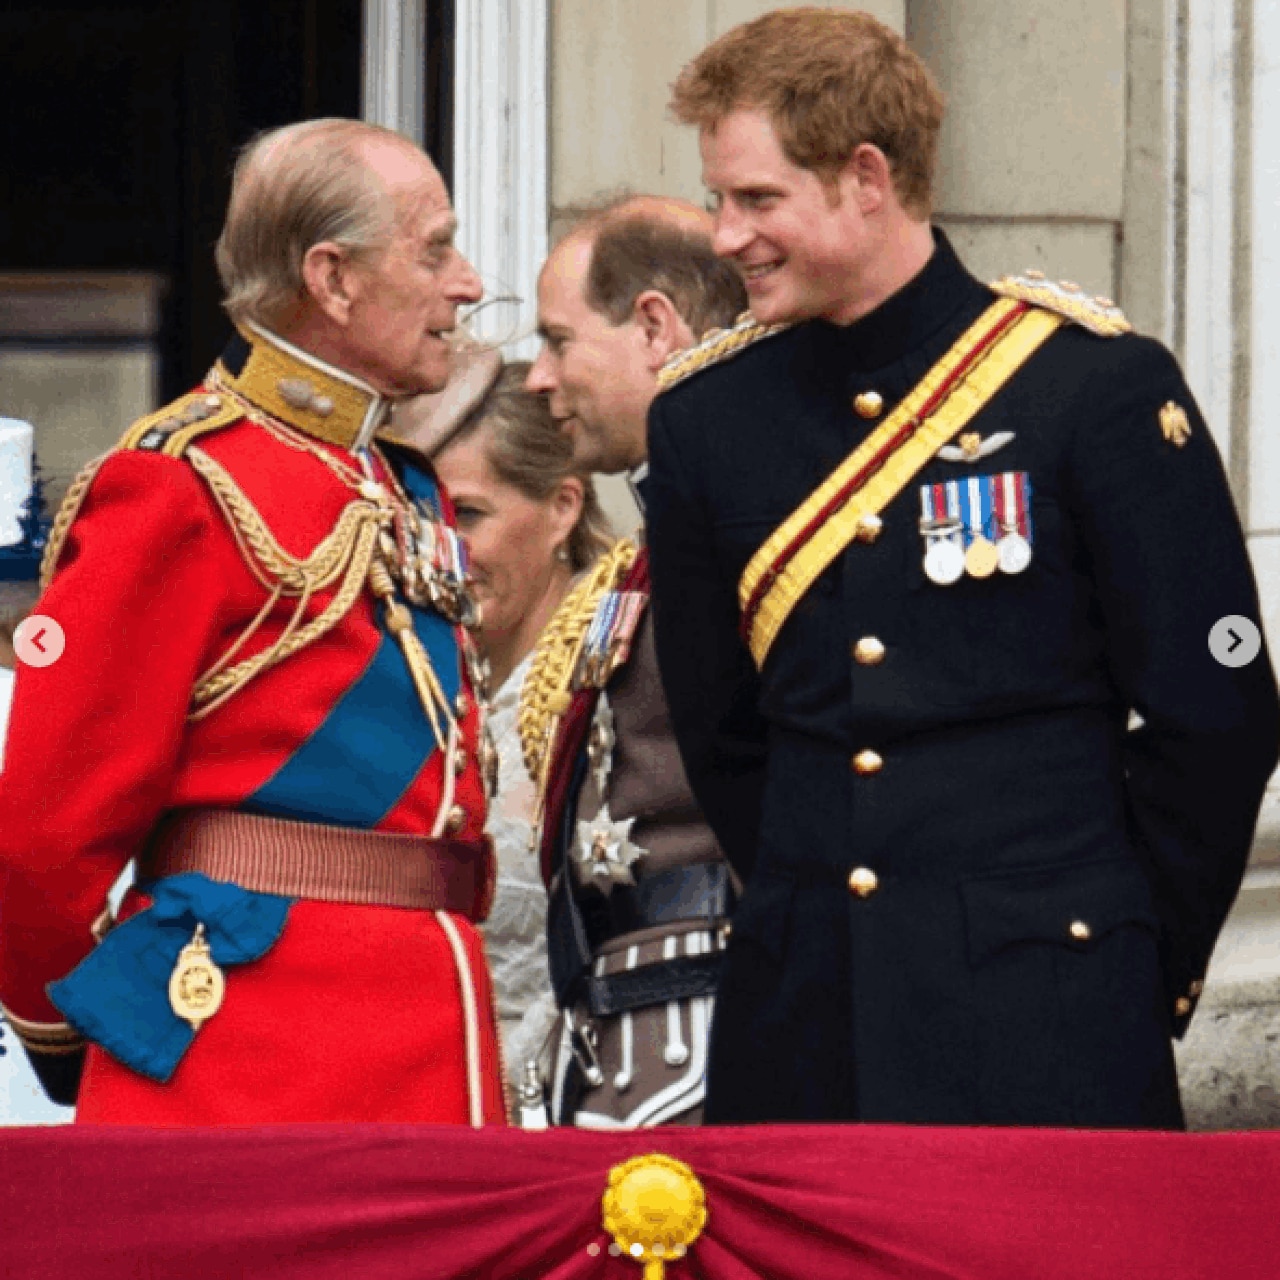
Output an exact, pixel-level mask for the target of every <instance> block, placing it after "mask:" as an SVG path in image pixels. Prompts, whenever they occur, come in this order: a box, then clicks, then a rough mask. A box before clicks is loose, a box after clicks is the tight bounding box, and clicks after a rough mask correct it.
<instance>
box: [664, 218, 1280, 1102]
mask: <svg viewBox="0 0 1280 1280" xmlns="http://www.w3.org/2000/svg"><path fill="white" fill-rule="evenodd" d="M992 300H993V295H992V293H991V291H990V290H988V289H987V288H986V287H985V286H983V285H981V284H980V283H979V282H978V281H976V280H975V279H974V278H973V277H972V276H970V275H969V274H968V273H967V272H966V271H965V270H964V268H963V267H962V265H961V264H960V263H959V261H958V260H957V258H956V257H955V255H954V253H953V252H952V250H951V248H950V246H949V245H948V244H947V242H946V240H945V238H944V237H942V236H941V235H940V234H939V235H938V237H937V247H936V250H935V253H934V255H933V257H932V258H931V260H930V262H929V263H928V265H927V266H926V267H925V269H924V270H923V271H922V273H921V274H920V275H919V276H917V278H916V279H914V280H913V281H912V282H911V283H910V284H908V285H907V286H906V287H905V288H904V289H902V290H901V291H900V292H899V293H897V294H896V295H894V296H893V297H892V298H890V299H889V300H888V301H886V302H885V303H884V304H883V305H882V306H881V307H879V308H878V309H877V310H876V311H875V312H873V313H872V314H870V315H868V316H867V317H865V318H864V319H862V320H859V321H858V322H857V323H855V324H853V325H851V326H848V327H844V328H839V327H835V326H832V325H830V324H827V323H825V322H820V321H812V322H808V323H804V324H800V325H798V326H795V327H793V328H790V329H787V330H785V331H783V332H782V333H779V334H777V335H774V336H771V337H768V338H765V339H762V340H761V341H759V342H757V343H755V344H754V345H752V346H750V347H748V348H747V349H746V350H744V351H742V352H741V353H739V354H738V355H737V356H735V357H734V358H732V359H731V360H729V361H727V362H726V363H724V364H721V365H718V366H716V367H712V368H708V369H705V370H703V371H701V372H699V373H697V374H694V375H693V376H691V377H689V378H688V379H687V380H685V381H683V382H681V383H679V384H677V385H676V386H675V387H673V388H672V389H671V390H669V391H667V392H666V393H665V394H663V395H660V396H659V397H658V399H657V400H656V401H655V403H654V406H653V409H652V412H651V415H650V466H651V474H650V480H649V485H648V497H649V528H650V537H651V547H652V572H653V608H654V613H655V625H656V629H657V642H658V654H659V661H660V664H661V669H662V674H663V679H664V682H665V685H666V689H667V694H668V699H669V702H670V706H671V711H672V716H673V719H674V723H675V729H676V733H677V737H678V740H679V743H680V746H681V750H682V753H683V756H684V759H685V763H686V767H687V770H688V774H689V778H690V781H691V783H692V785H693V789H694V792H695V794H696V795H697V797H698V799H699V801H700V803H701V804H702V806H703V808H704V810H705V812H706V814H707V816H708V819H709V821H710V823H711V825H712V827H713V829H714V831H715V833H716V835H717V837H718V839H719V841H720V843H721V845H722V847H723V848H724V849H725V851H726V853H727V854H728V856H729V858H730V860H731V862H732V863H733V864H734V866H735V867H736V869H737V870H738V871H739V873H740V874H742V875H743V876H744V878H745V879H746V893H745V896H744V898H743V899H742V901H741V903H740V905H739V908H738V912H737V915H736V917H735V921H734V936H733V941H732V944H731V946H730V948H729V952H728V957H727V958H728V963H727V971H726V973H725V976H724V979H723V983H722V988H721V997H720V1006H719V1010H718V1014H717V1022H716V1028H715V1036H714V1045H713V1056H712V1066H711V1076H710V1093H709V1098H708V1116H709V1117H710V1118H712V1119H719V1120H732V1121H744V1120H757V1119H763V1120H786V1119H839V1118H863V1119H877V1120H893V1121H922V1122H959V1123H984V1122H995V1123H1039V1124H1089V1125H1177V1124H1178V1123H1179V1122H1180V1114H1181V1113H1180V1109H1179V1104H1178V1096H1177V1086H1176V1078H1175V1076H1174V1071H1173V1061H1172V1054H1171V1047H1170V1043H1169V1041H1170V1034H1171V1032H1172V1033H1174V1034H1177V1033H1179V1032H1180V1031H1181V1030H1182V1029H1183V1028H1184V1027H1185V1021H1186V1017H1187V1011H1188V1009H1189V1007H1190V1004H1191V1003H1193V1002H1194V999H1195V997H1196V996H1197V995H1198V994H1199V989H1200V982H1201V980H1202V978H1203V975H1204V972H1205V968H1206V966H1207V964H1208V960H1209V955H1210V952H1211V949H1212V946H1213V943H1214V940H1215V938H1216V936H1217V934H1218V931H1219V929H1220V928H1221V925H1222V922H1223V919H1224V917H1225V915H1226V913H1227V910H1228V908H1229V906H1230V904H1231V901H1232V899H1233V897H1234V895H1235V893H1236V890H1237V889H1238V887H1239V883H1240V880H1241V877H1242V875H1243V872H1244V867H1245V863H1246V860H1247V857H1248V852H1249V846H1250V842H1251V839H1252V833H1253V829H1254V825H1255V822H1256V820H1257V813H1258V807H1259V804H1260V801H1261V797H1262V794H1263V791H1264V788H1265V785H1266V781H1267V778H1268V776H1269V775H1270V773H1271V771H1272V769H1273V767H1274V766H1275V763H1276V758H1277V750H1278V747H1277V743H1278V736H1280V729H1278V724H1280V711H1278V709H1277V695H1276V686H1275V679H1274V676H1273V673H1272V669H1271V666H1270V662H1269V659H1268V656H1267V653H1266V651H1265V649H1264V650H1263V652H1262V653H1261V654H1260V655H1259V657H1258V658H1257V659H1256V660H1255V661H1253V662H1252V663H1251V664H1250V665H1248V666H1246V667H1243V668H1240V669H1231V668H1228V667H1225V666H1222V665H1220V664H1219V663H1218V662H1217V661H1215V659H1214V658H1213V657H1212V655H1211V653H1210V651H1209V647H1208V635H1209V631H1210V629H1211V628H1212V626H1213V625H1214V623H1215V622H1217V621H1218V619H1220V618H1222V617H1223V616H1225V615H1228V614H1241V615H1245V616H1246V617H1249V618H1252V619H1255V620H1258V619H1259V610H1258V600H1257V593H1256V588H1255V585H1254V581H1253V576H1252V573H1251V569H1250V565H1249V561H1248V558H1247V555H1246V551H1245V545H1244V539H1243V537H1242V534H1241V530H1240V526H1239V522H1238V519H1237V516H1236V513H1235V510H1234V508H1233V505H1232V501H1231V497H1230V493H1229V491H1228V487H1227V483H1226V479H1225V476H1224V473H1223V469H1222V465H1221V462H1220V460H1219V457H1218V454H1217V451H1216V450H1215V448H1214V444H1213V441H1212V439H1211V437H1210V434H1209V432H1208V430H1207V428H1206V427H1205V424H1204V422H1203V420H1202V419H1201V417H1200V414H1199V412H1198V410H1197V409H1196V406H1195V404H1194V402H1193V400H1192V397H1191V394H1190V392H1189V391H1188V389H1187V387H1186V384H1185V382H1184V380H1183V378H1182V375H1181V373H1180V372H1179V370H1178V367H1177V364H1176V363H1175V361H1174V360H1173V358H1172V357H1171V356H1170V355H1169V354H1168V352H1167V351H1165V350H1164V349H1163V348H1162V347H1161V346H1160V345H1159V344H1158V343H1156V342H1154V341H1151V340H1149V339H1145V338H1141V337H1137V336H1133V335H1125V336H1121V337H1112V338H1103V337H1098V336H1095V335H1094V334H1092V333H1090V332H1088V331H1086V330H1085V329H1083V328H1080V327H1078V326H1075V325H1066V326H1064V328H1063V329H1061V330H1059V331H1058V332H1057V333H1056V334H1055V335H1053V336H1052V337H1051V338H1050V339H1049V340H1048V342H1047V343H1046V344H1045V345H1044V346H1043V347H1042V348H1041V349H1040V350H1039V351H1038V352H1037V353H1036V354H1035V355H1033V356H1032V357H1031V359H1030V360H1029V361H1028V362H1027V363H1026V365H1025V366H1024V367H1023V368H1022V369H1021V370H1020V371H1019V372H1018V373H1017V374H1015V376H1014V377H1013V379H1012V380H1011V381H1010V382H1009V383H1008V384H1007V385H1006V386H1005V387H1004V388H1003V389H1002V390H1001V391H1000V392H998V393H997V395H996V396H995V398H994V399H993V400H992V401H991V402H990V403H989V404H988V406H987V407H986V408H985V409H983V410H982V411H981V412H980V413H979V415H978V416H977V418H976V419H975V420H974V421H973V423H972V424H971V425H970V427H969V428H968V429H969V430H974V431H977V432H979V433H980V434H981V435H982V437H983V438H984V439H987V440H990V438H991V437H992V436H993V435H995V434H997V433H1001V432H1011V433H1012V435H1013V438H1012V440H1010V441H1009V442H1007V443H1006V444H1004V445H1003V446H1002V447H1001V448H999V449H997V450H996V451H994V452H992V453H991V454H990V455H989V456H988V457H985V458H982V459H980V460H979V461H977V462H976V463H966V462H963V461H950V462H949V461H946V460H944V459H943V458H942V457H938V456H935V458H934V459H933V460H932V461H931V462H930V463H929V465H927V466H926V467H925V468H924V470H923V471H922V472H921V473H920V474H919V475H918V476H917V477H916V478H915V479H914V480H913V481H912V482H911V483H910V484H909V485H908V486H907V487H906V489H905V490H904V491H903V492H902V493H900V494H899V495H898V496H897V497H896V498H895V499H894V500H893V501H892V502H890V503H889V505H888V506H887V508H886V509H885V510H884V512H883V513H882V517H883V521H884V524H883V530H882V532H881V534H880V536H879V537H878V538H877V539H876V540H875V541H874V542H871V543H854V544H853V545H852V546H851V547H849V548H848V549H847V550H846V551H845V552H844V553H843V554H842V555H841V556H840V557H839V558H838V559H837V560H836V561H835V563H834V564H833V565H832V566H831V567H830V568H829V569H828V570H827V572H826V573H825V574H824V575H823V576H822V577H821V578H820V579H819V580H818V582H817V583H816V584H815V585H814V586H813V587H812V588H811V589H810V591H809V593H808V595H807V596H806V597H805V599H804V600H802V601H801V603H800V604H799V606H798V607H797V608H796V610H795V612H794V613H793V614H792V616H791V617H790V619H789V620H788V621H787V623H786V624H785V626H784V627H783V629H782V631H781V633H780V634H779V636H778V639H777V641H776V642H775V644H774V647H773V650H772V651H771V653H770V654H769V656H768V658H767V660H766V661H765V664H764V667H763V670H762V671H760V672H757V671H756V670H755V667H754V665H753V663H752V660H751V658H750V655H749V653H748V651H747V649H746V647H745V644H744V643H743V641H742V640H741V639H740V637H739V632H738V626H739V609H738V601H737V584H738V579H739V577H740V575H741V572H742V570H743V568H744V566H745V565H746V563H747V561H748V560H749V558H750V557H751V555H752V554H753V553H754V552H755V551H756V549H757V548H758V547H759V546H760V545H761V543H762V542H763V541H764V540H765V538H766V537H767V536H768V535H769V534H770V533H771V532H772V531H773V530H774V529H775V528H776V527H777V526H778V525H779V524H780V523H781V522H782V521H783V520H784V519H785V518H786V516H788V515H789V514H790V513H791V512H792V511H793V510H794V509H795V508H796V507H797V506H799V505H800V503H801V502H802V501H803V500H804V499H805V498H806V497H807V496H808V495H809V494H810V493H811V492H812V491H813V490H814V489H815V488H817V486H818V485H819V484H820V483H821V481H822V480H823V479H824V478H825V477H826V476H827V475H829V474H830V472H831V471H832V470H833V469H834V468H835V467H836V466H837V465H838V464H839V463H840V462H841V461H842V460H843V459H844V458H845V457H846V456H847V455H848V454H849V453H850V452H851V451H852V450H853V449H854V448H855V447H856V446H857V445H858V444H859V443H860V441H861V440H862V439H864V438H865V436H866V434H867V433H868V432H869V431H870V430H873V429H874V427H875V425H876V421H868V420H866V419H865V418H864V417H862V416H860V415H859V414H858V413H856V412H855V410H854V405H853V402H854V399H855V397H857V396H858V395H859V394H860V393H865V392H869V391H874V392H876V393H878V394H879V395H880V396H881V397H883V402H884V413H883V414H881V415H880V416H879V418H878V419H877V421H883V416H884V414H887V413H888V412H891V411H892V408H893V406H894V405H895V404H896V403H897V402H898V401H899V400H900V399H901V398H902V397H903V396H904V395H906V394H907V392H908V391H910V390H911V389H912V387H914V386H915V384H916V383H917V382H918V381H919V380H920V379H921V378H922V377H923V376H924V374H925V373H926V372H927V371H928V370H929V369H930V367H931V366H932V365H933V364H934V363H935V362H936V361H937V360H938V359H939V357H941V356H942V355H943V354H944V353H945V352H946V351H947V350H948V349H949V348H950V347H951V345H952V344H953V343H954V342H955V341H956V339H957V338H958V337H959V336H960V334H961V333H962V332H963V331H964V330H965V329H966V328H967V327H968V326H969V325H970V324H971V323H972V322H973V321H974V320H975V319H976V318H977V317H978V316H979V315H980V314H981V313H982V311H983V310H984V309H985V308H986V307H987V306H988V305H989V304H990V303H991V301H992ZM1170 401H1172V402H1174V403H1175V404H1176V405H1179V406H1181V408H1182V409H1183V410H1184V411H1185V413H1186V415H1187V420H1188V422H1189V424H1190V428H1191V430H1190V436H1189V437H1188V438H1186V439H1185V442H1184V443H1183V444H1182V445H1181V446H1180V445H1179V444H1178V443H1176V441H1175V440H1171V439H1169V438H1167V437H1166V434H1165V432H1164V431H1162V428H1161V421H1160V410H1161V408H1162V407H1163V406H1165V405H1166V404H1167V403H1168V402H1170ZM1006 472H1023V473H1026V475H1027V476H1028V477H1029V480H1030V484H1031V487H1032V492H1033V496H1032V500H1031V516H1032V542H1033V556H1032V560H1031V563H1030V565H1029V567H1028V568H1027V569H1026V570H1025V571H1024V572H1022V573H1020V574H1007V573H1002V572H997V573H995V574H994V575H993V576H991V577H988V578H984V579H979V578H974V577H970V576H968V575H966V576H965V577H963V578H962V579H961V580H960V581H958V582H955V583H954V584H952V585H949V586H944V585H939V584H937V583H935V582H933V581H931V580H930V578H929V577H928V576H927V575H926V573H925V570H924V565H923V559H924V552H925V542H924V539H923V537H922V533H921V530H920V524H919V522H920V516H921V502H920V488H921V486H922V485H926V484H932V483H940V482H944V481H948V480H956V479H967V478H969V477H972V476H990V475H999V474H1002V473H1006ZM859 640H873V641H879V642H880V645H875V644H872V645H863V646H862V653H863V654H864V655H865V654H866V653H867V652H868V651H870V652H871V653H872V654H874V655H875V656H878V655H879V652H880V646H881V645H882V646H883V658H882V660H880V661H878V662H874V663H864V662H860V661H859V660H858V656H857V652H858V650H857V643H858V641H859ZM1135 711H1136V712H1137V714H1138V716H1140V717H1141V725H1140V727H1134V725H1135V724H1136V721H1133V720H1132V719H1131V712H1135ZM867 751H870V752H874V753H875V756H876V757H878V758H879V761H881V762H882V764H881V766H880V767H879V768H878V770H877V771H874V772H861V773H860V772H858V771H857V770H856V769H855V768H854V767H852V765H853V760H854V758H855V757H856V756H857V755H858V754H859V753H862V752H867ZM866 758H867V757H864V760H865V759H866ZM873 764H874V760H873ZM855 869H860V880H859V882H858V883H860V884H861V885H862V886H863V893H862V894H856V893H853V892H851V891H850V889H849V888H848V887H846V886H847V882H848V877H849V876H850V873H851V872H852V871H854V870H855ZM868 872H869V873H871V874H870V876H869V877H868V875H867V873H868ZM868 886H871V887H870V888H868Z"/></svg>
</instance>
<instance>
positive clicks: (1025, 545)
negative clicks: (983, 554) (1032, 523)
mask: <svg viewBox="0 0 1280 1280" xmlns="http://www.w3.org/2000/svg"><path fill="white" fill-rule="evenodd" d="M996 550H997V551H999V553H1000V572H1001V573H1021V572H1022V571H1023V570H1024V569H1025V568H1026V567H1027V566H1028V565H1029V564H1030V563H1031V544H1030V543H1029V542H1028V541H1027V540H1026V538H1024V537H1023V536H1022V534H1020V533H1006V534H1005V535H1004V537H1003V538H1001V539H1000V541H999V542H998V543H997V544H996Z"/></svg>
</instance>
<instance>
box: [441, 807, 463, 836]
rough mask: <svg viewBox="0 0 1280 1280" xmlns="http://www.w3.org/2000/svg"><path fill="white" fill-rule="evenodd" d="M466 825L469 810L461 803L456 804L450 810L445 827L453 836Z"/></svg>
mask: <svg viewBox="0 0 1280 1280" xmlns="http://www.w3.org/2000/svg"><path fill="white" fill-rule="evenodd" d="M466 825H467V811H466V810H465V809H464V808H463V807H462V806H461V805H460V804H455V805H454V806H453V808H452V809H450V810H449V817H448V819H447V820H446V821H445V824H444V829H445V830H446V831H447V832H448V833H449V834H450V835H451V836H456V835H457V834H458V832H459V831H461V830H462V828H463V827H465V826H466Z"/></svg>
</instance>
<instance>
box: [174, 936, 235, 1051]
mask: <svg viewBox="0 0 1280 1280" xmlns="http://www.w3.org/2000/svg"><path fill="white" fill-rule="evenodd" d="M226 990H227V980H226V978H225V977H224V976H223V973H222V970H221V969H219V968H218V966H217V965H216V964H214V962H213V958H212V956H211V955H210V954H209V944H208V943H207V942H206V941H205V938H204V925H202V924H198V925H196V931H195V933H194V934H193V935H192V938H191V941H190V942H188V943H187V945H186V946H185V947H183V948H182V950H181V951H180V952H179V953H178V963H177V964H175V965H174V966H173V972H172V973H171V974H170V975H169V1004H170V1005H171V1006H172V1007H173V1011H174V1013H176V1014H177V1015H178V1017H180V1018H182V1019H184V1020H185V1021H187V1022H189V1023H190V1024H191V1029H192V1030H193V1031H199V1030H200V1027H201V1024H202V1023H205V1022H207V1021H208V1020H209V1019H210V1018H212V1017H213V1015H214V1014H215V1013H217V1012H218V1010H219V1009H220V1008H221V1007H222V997H223V996H224V995H225V994H226Z"/></svg>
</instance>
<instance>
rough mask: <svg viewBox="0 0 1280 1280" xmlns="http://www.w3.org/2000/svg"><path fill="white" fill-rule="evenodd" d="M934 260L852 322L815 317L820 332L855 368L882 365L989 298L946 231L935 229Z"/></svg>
mask: <svg viewBox="0 0 1280 1280" xmlns="http://www.w3.org/2000/svg"><path fill="white" fill-rule="evenodd" d="M933 240H934V249H933V254H932V256H931V257H930V258H929V261H928V262H926V263H925V265H924V266H923V267H922V268H921V270H920V271H919V272H917V274H916V275H915V276H914V277H913V278H912V279H911V280H909V281H908V282H907V283H906V284H905V285H903V286H902V288H901V289H899V290H898V292H897V293H895V294H892V295H891V296H890V297H888V298H886V299H885V300H884V302H882V303H881V304H880V305H879V306H878V307H877V308H876V309H875V310H874V311H871V312H869V313H868V314H867V315H865V316H863V317H862V318H861V319H860V320H855V321H854V322H853V323H852V324H850V325H834V324H831V323H830V322H828V321H825V320H819V321H816V322H815V335H816V336H817V339H818V341H819V342H820V343H821V345H822V346H824V347H829V348H830V349H831V350H832V352H833V354H838V356H839V358H840V359H841V361H842V362H844V363H845V365H846V366H847V367H849V368H853V369H863V370H872V369H883V368H884V367H885V366H886V365H890V364H893V363H895V362H896V361H898V360H900V359H901V358H902V357H903V356H904V355H906V354H907V353H908V352H909V351H912V350H915V349H916V348H917V347H919V346H920V344H921V343H923V342H925V341H927V340H928V339H929V338H931V337H932V336H933V335H934V334H935V333H937V332H938V331H939V330H941V329H942V328H943V327H944V326H946V325H947V324H948V323H949V322H950V321H951V320H952V319H953V317H954V316H955V315H956V313H957V312H958V311H960V310H961V309H962V308H964V307H965V306H968V305H970V304H972V302H973V301H974V300H975V298H976V299H977V300H978V301H981V299H982V297H983V296H986V297H988V298H989V297H990V295H989V294H988V293H987V291H986V290H985V288H984V287H983V285H982V284H981V283H980V282H979V281H978V280H976V279H975V278H974V277H973V276H971V275H970V274H969V272H968V271H966V270H965V268H964V264H963V263H962V262H961V261H960V259H959V258H958V257H956V251H955V250H954V249H953V248H952V247H951V242H950V241H949V240H948V239H947V237H946V235H945V234H944V233H943V232H942V231H940V230H938V228H936V227H935V228H934V229H933Z"/></svg>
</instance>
